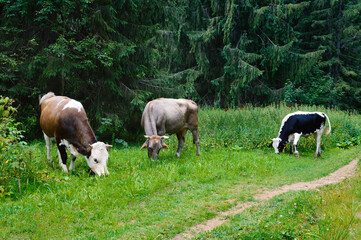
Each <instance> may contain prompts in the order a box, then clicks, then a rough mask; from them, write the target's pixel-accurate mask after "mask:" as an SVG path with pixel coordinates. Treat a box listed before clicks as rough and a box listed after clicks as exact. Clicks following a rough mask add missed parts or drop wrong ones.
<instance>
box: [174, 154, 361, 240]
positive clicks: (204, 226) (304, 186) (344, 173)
mask: <svg viewBox="0 0 361 240" xmlns="http://www.w3.org/2000/svg"><path fill="white" fill-rule="evenodd" d="M357 163H358V159H355V160H353V161H351V162H350V163H349V164H348V165H346V166H343V167H342V168H340V169H338V170H337V171H335V172H333V173H331V174H329V175H328V176H326V177H323V178H320V179H317V180H314V181H311V182H299V183H294V184H291V185H285V186H282V187H280V188H276V189H273V190H267V191H263V192H262V193H259V194H256V195H255V196H254V198H255V199H256V200H259V202H245V203H239V204H237V205H236V206H235V207H233V208H231V209H230V210H228V211H225V212H219V213H218V216H217V217H215V218H212V219H209V220H207V221H205V222H204V223H201V224H198V225H195V226H193V227H190V228H189V229H188V230H186V232H184V233H180V234H178V235H177V236H175V237H174V238H173V240H183V239H189V238H192V237H195V236H196V234H198V233H201V232H207V231H211V230H213V229H214V228H216V227H218V226H220V225H222V224H223V223H225V222H227V221H228V220H227V219H225V218H224V217H225V216H232V215H236V214H239V213H241V212H243V211H244V210H246V209H247V208H250V207H252V206H256V205H259V204H260V203H262V202H263V201H267V200H269V199H271V198H273V197H275V196H277V195H280V194H282V193H285V192H289V191H299V190H311V189H315V188H318V187H322V186H324V185H328V184H335V183H338V182H341V181H342V180H343V179H345V178H346V177H350V176H352V175H353V173H354V170H355V168H356V166H357Z"/></svg>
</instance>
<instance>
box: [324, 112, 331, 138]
mask: <svg viewBox="0 0 361 240" xmlns="http://www.w3.org/2000/svg"><path fill="white" fill-rule="evenodd" d="M324 114H325V113H324ZM325 116H326V118H327V122H328V130H327V129H326V134H327V135H330V134H331V123H330V119H329V118H328V116H327V115H326V114H325Z"/></svg>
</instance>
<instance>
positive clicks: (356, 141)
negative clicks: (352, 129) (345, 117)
mask: <svg viewBox="0 0 361 240" xmlns="http://www.w3.org/2000/svg"><path fill="white" fill-rule="evenodd" d="M360 143H361V136H357V137H352V138H350V139H347V140H345V141H342V142H339V143H337V147H338V148H342V149H348V148H350V147H353V146H357V145H359V144H360Z"/></svg>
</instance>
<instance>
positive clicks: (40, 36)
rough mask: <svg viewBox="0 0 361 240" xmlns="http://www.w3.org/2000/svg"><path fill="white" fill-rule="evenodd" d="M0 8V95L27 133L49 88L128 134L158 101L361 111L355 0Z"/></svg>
mask: <svg viewBox="0 0 361 240" xmlns="http://www.w3.org/2000/svg"><path fill="white" fill-rule="evenodd" d="M0 14H1V17H0V95H3V96H7V97H10V98H12V99H14V100H15V103H16V106H17V108H18V113H17V118H18V120H19V121H20V122H21V123H22V124H23V125H24V128H25V130H26V131H25V132H26V135H27V137H28V138H36V137H39V136H41V132H40V128H39V125H38V118H39V107H38V102H39V96H40V95H43V94H45V93H47V92H48V91H53V92H54V93H55V94H57V95H65V96H69V97H71V98H74V99H77V100H79V101H80V102H82V103H83V105H84V107H85V109H86V111H87V113H88V117H89V119H90V121H91V125H92V126H94V127H95V130H96V132H97V133H98V134H103V137H104V138H111V137H112V133H114V132H117V134H118V133H119V134H120V135H121V136H122V138H124V139H127V140H131V139H134V137H135V136H137V135H139V133H141V132H142V129H141V127H140V117H141V112H142V110H143V108H144V106H145V104H146V102H147V101H149V100H151V99H154V98H158V97H173V98H190V99H193V100H194V101H196V102H197V103H198V104H199V105H200V106H212V107H216V108H236V107H242V106H245V105H247V104H252V105H254V106H265V105H269V104H280V103H284V104H287V105H295V104H307V105H323V106H326V107H336V108H340V109H350V110H356V111H360V110H361V94H360V92H361V2H360V1H358V0H349V1H347V0H315V1H303V0H272V1H253V0H226V1H223V0H180V1H165V0H152V1H149V0H119V1H111V0H99V1H93V0H77V1H71V0H17V1H5V0H3V1H0ZM106 129H111V131H108V130H106Z"/></svg>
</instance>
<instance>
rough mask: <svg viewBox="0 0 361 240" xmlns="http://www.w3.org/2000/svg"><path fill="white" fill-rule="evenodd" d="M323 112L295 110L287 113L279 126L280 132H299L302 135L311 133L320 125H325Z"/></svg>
mask: <svg viewBox="0 0 361 240" xmlns="http://www.w3.org/2000/svg"><path fill="white" fill-rule="evenodd" d="M323 115H324V113H321V112H300V111H299V112H295V113H293V114H289V115H287V116H286V117H285V118H284V120H283V123H282V126H281V128H280V134H279V136H281V135H285V136H288V135H289V134H293V133H299V134H303V135H309V134H313V133H314V132H315V131H316V130H318V129H320V127H321V126H322V125H323V126H324V125H325V117H324V116H323Z"/></svg>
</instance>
